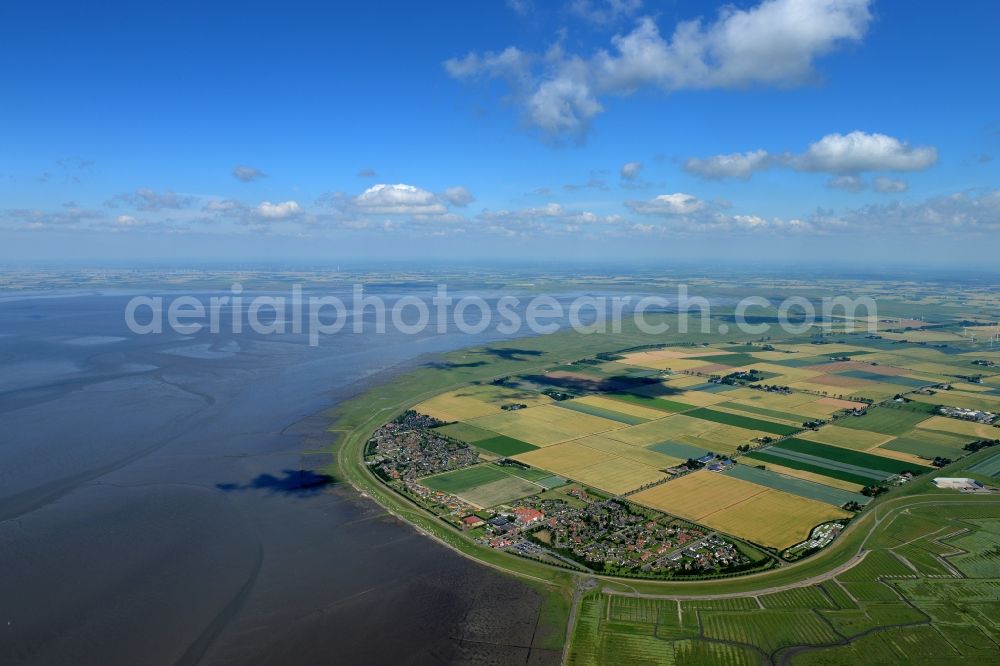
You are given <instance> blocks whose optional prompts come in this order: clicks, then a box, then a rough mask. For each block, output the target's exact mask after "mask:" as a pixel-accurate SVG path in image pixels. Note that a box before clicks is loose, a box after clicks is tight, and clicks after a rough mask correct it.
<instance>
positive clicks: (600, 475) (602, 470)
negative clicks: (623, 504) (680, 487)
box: [568, 458, 667, 495]
mask: <svg viewBox="0 0 1000 666" xmlns="http://www.w3.org/2000/svg"><path fill="white" fill-rule="evenodd" d="M568 476H571V477H572V478H573V480H575V481H579V482H580V483H585V484H587V485H588V486H593V487H594V488H597V489H598V490H603V491H605V492H609V493H613V494H615V495H620V494H622V493H626V492H628V491H630V490H635V489H636V488H639V487H640V486H644V485H646V484H647V483H653V482H655V481H660V480H662V479H665V478H667V476H666V474H664V473H663V472H660V471H659V470H657V469H656V468H655V467H650V466H649V465H644V464H642V463H639V462H636V461H635V460H629V459H628V458H614V459H612V460H609V461H605V462H600V463H597V464H595V465H591V466H589V467H578V468H576V469H574V470H573V472H572V474H571V475H568Z"/></svg>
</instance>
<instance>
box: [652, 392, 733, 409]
mask: <svg viewBox="0 0 1000 666" xmlns="http://www.w3.org/2000/svg"><path fill="white" fill-rule="evenodd" d="M664 398H666V399H667V400H676V401H677V402H683V403H685V404H688V405H694V406H695V407H708V406H709V405H715V404H718V403H720V402H725V401H726V400H727V398H726V394H725V393H724V392H723V393H709V392H707V391H684V392H683V393H678V394H676V395H667V396H664Z"/></svg>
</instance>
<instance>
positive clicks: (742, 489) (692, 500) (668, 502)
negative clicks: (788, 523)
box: [630, 470, 768, 521]
mask: <svg viewBox="0 0 1000 666" xmlns="http://www.w3.org/2000/svg"><path fill="white" fill-rule="evenodd" d="M767 491H768V488H766V487H764V486H759V485H757V484H756V483H750V482H749V481H743V480H741V479H736V478H733V477H729V476H726V475H725V474H718V473H716V472H709V471H707V470H699V471H697V472H693V473H691V474H685V475H684V476H682V477H680V478H679V479H674V480H673V481H668V482H667V483H664V484H661V485H659V486H656V487H654V488H649V489H647V490H643V491H641V492H638V493H636V494H635V495H632V496H631V497H630V499H631V500H632V501H633V502H636V503H637V504H642V505H644V506H648V507H651V508H653V509H659V510H661V511H665V512H666V513H670V514H673V515H675V516H680V517H681V518H687V519H688V520H694V521H700V520H701V519H702V518H704V517H705V516H710V515H712V514H713V513H717V512H719V511H722V510H725V509H729V508H731V507H733V506H736V505H737V504H739V503H740V502H745V501H746V500H748V499H750V498H751V497H753V496H754V495H759V494H760V493H765V492H767Z"/></svg>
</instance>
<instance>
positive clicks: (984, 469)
mask: <svg viewBox="0 0 1000 666" xmlns="http://www.w3.org/2000/svg"><path fill="white" fill-rule="evenodd" d="M969 471H970V472H972V473H973V474H982V475H983V476H992V477H997V476H1000V451H997V452H996V453H994V454H993V455H992V456H990V457H989V458H987V459H986V460H983V461H982V462H979V463H976V464H975V465H973V466H972V467H970V468H969Z"/></svg>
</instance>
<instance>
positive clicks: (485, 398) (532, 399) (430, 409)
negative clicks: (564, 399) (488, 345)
mask: <svg viewBox="0 0 1000 666" xmlns="http://www.w3.org/2000/svg"><path fill="white" fill-rule="evenodd" d="M549 402H552V398H550V397H548V396H547V395H542V394H541V393H535V392H534V391H524V390H519V389H512V388H506V387H503V386H493V385H492V384H489V385H483V386H467V387H464V388H460V389H457V390H455V391H448V392H447V393H442V394H441V395H437V396H434V397H433V398H431V399H430V400H425V401H424V402H422V403H420V404H419V405H417V406H415V407H414V408H413V409H414V410H416V411H417V412H420V413H421V414H426V415H427V416H431V417H433V418H436V419H438V420H440V421H466V420H468V419H473V418H477V417H480V416H487V415H489V414H498V413H501V412H502V411H503V410H502V409H501V407H502V406H503V405H509V404H524V405H529V406H531V405H544V404H546V403H549Z"/></svg>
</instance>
